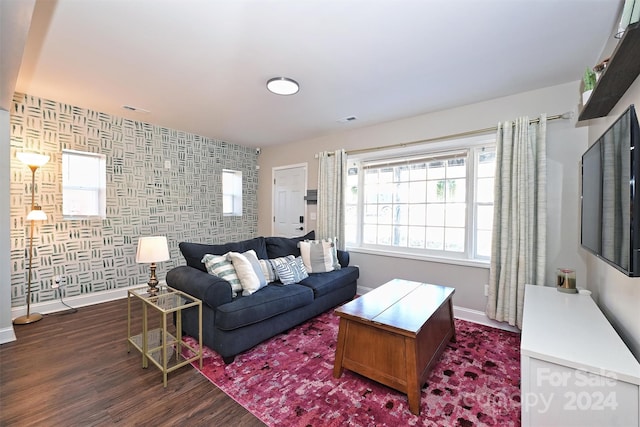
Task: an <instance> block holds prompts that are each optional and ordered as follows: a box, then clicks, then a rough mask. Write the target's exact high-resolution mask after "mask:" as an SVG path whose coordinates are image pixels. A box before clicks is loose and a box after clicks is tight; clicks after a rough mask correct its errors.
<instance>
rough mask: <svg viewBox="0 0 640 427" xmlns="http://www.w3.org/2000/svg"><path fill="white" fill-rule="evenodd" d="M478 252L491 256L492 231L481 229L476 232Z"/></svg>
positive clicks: (481, 254)
mask: <svg viewBox="0 0 640 427" xmlns="http://www.w3.org/2000/svg"><path fill="white" fill-rule="evenodd" d="M476 254H477V255H478V256H481V257H487V258H489V257H491V231H487V230H479V231H478V232H477V234H476Z"/></svg>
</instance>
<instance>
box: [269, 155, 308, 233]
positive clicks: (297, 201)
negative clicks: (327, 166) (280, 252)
mask: <svg viewBox="0 0 640 427" xmlns="http://www.w3.org/2000/svg"><path fill="white" fill-rule="evenodd" d="M306 188H307V166H306V165H296V166H285V167H280V168H274V169H273V235H274V236H281V237H294V236H302V235H304V234H306V227H305V223H306V217H305V214H306V212H305V210H306V205H305V201H304V195H305V192H306Z"/></svg>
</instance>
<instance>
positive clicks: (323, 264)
mask: <svg viewBox="0 0 640 427" xmlns="http://www.w3.org/2000/svg"><path fill="white" fill-rule="evenodd" d="M335 242H336V239H322V240H305V241H304V242H300V243H298V246H299V247H300V255H301V256H302V261H303V262H304V267H305V268H306V269H307V273H326V272H328V271H333V270H339V269H340V263H339V262H338V253H337V248H336V243H335Z"/></svg>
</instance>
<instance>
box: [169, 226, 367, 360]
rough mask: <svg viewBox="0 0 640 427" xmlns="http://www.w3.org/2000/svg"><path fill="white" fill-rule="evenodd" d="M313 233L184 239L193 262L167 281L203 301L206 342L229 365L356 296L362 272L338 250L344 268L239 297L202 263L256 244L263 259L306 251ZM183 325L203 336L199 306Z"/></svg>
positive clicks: (184, 316) (183, 247)
mask: <svg viewBox="0 0 640 427" xmlns="http://www.w3.org/2000/svg"><path fill="white" fill-rule="evenodd" d="M313 238H314V232H311V233H309V234H307V235H305V236H302V237H296V238H283V237H256V238H253V239H249V240H244V241H240V242H233V243H226V244H222V245H205V244H199V243H187V242H182V243H180V245H179V247H180V251H181V252H182V255H183V256H184V258H185V260H186V263H187V265H184V266H179V267H175V268H173V269H171V270H170V271H169V272H168V273H167V276H166V280H167V284H168V285H169V286H171V287H172V288H175V289H178V290H181V291H183V292H186V293H188V294H189V295H192V296H194V297H196V298H198V299H200V300H202V335H203V336H202V341H203V343H204V345H206V346H207V347H209V348H211V349H213V350H215V351H216V352H218V353H219V354H220V355H221V356H222V358H223V360H224V362H225V363H227V364H228V363H231V362H233V360H234V358H235V356H236V355H237V354H239V353H241V352H243V351H245V350H248V349H250V348H251V347H253V346H255V345H256V344H258V343H260V342H262V341H264V340H266V339H268V338H270V337H273V336H275V335H277V334H279V333H282V332H284V331H286V330H288V329H291V328H292V327H294V326H296V325H298V324H300V323H302V322H304V321H306V320H308V319H310V318H312V317H314V316H317V315H319V314H320V313H323V312H325V311H327V310H328V309H330V308H332V307H335V306H337V305H339V304H342V303H344V302H346V301H349V300H351V299H353V297H354V296H355V294H356V287H357V283H356V282H357V279H358V277H359V275H360V272H359V269H358V267H354V266H349V253H348V252H345V251H338V261H339V263H340V266H341V268H340V269H338V270H334V271H330V272H326V273H310V274H309V277H308V278H306V279H303V280H301V281H300V282H299V283H295V284H290V285H286V286H285V285H282V284H280V283H279V282H273V283H271V284H269V285H267V286H265V287H263V288H261V289H259V290H258V291H257V292H255V293H254V294H252V295H249V296H242V295H238V296H237V297H235V298H234V297H232V289H231V284H230V283H229V282H227V281H226V280H224V279H221V278H219V277H217V276H214V275H212V274H209V273H207V270H206V268H205V266H204V264H203V263H202V262H201V260H202V258H203V257H204V255H205V254H212V255H224V254H226V253H227V252H229V251H233V252H240V253H242V252H245V251H248V250H251V249H253V250H254V251H255V252H256V254H257V256H258V258H260V259H273V258H278V257H283V256H287V255H294V256H300V249H299V248H298V242H300V241H302V240H305V239H313ZM182 329H183V332H184V333H185V334H187V335H190V336H193V337H196V338H197V337H198V312H197V309H190V310H183V312H182Z"/></svg>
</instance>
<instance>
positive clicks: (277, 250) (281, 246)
mask: <svg viewBox="0 0 640 427" xmlns="http://www.w3.org/2000/svg"><path fill="white" fill-rule="evenodd" d="M315 238H316V232H315V231H313V230H312V231H310V232H308V233H307V234H305V235H304V236H300V237H265V243H266V245H267V255H268V256H266V257H264V258H280V257H283V256H287V255H293V256H294V257H299V256H300V249H299V248H298V243H299V242H302V241H303V240H313V239H315ZM258 258H262V257H260V256H259V257H258Z"/></svg>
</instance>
